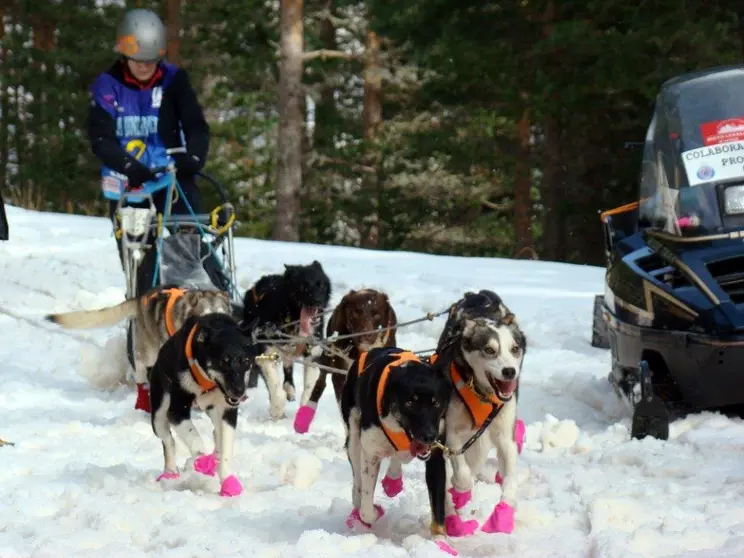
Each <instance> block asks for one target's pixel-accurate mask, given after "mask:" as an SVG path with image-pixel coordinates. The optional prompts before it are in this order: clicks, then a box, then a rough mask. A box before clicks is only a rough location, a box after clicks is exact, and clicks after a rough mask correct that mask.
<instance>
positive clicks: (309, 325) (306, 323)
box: [300, 306, 318, 337]
mask: <svg viewBox="0 0 744 558" xmlns="http://www.w3.org/2000/svg"><path fill="white" fill-rule="evenodd" d="M317 315H318V309H317V308H315V307H312V306H311V307H308V306H303V307H302V310H300V335H301V336H302V337H309V336H310V335H312V334H313V321H314V320H315V316H317Z"/></svg>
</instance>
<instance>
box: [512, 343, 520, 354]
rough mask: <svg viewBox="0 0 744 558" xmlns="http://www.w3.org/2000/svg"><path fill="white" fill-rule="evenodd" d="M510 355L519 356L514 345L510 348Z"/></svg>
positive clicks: (517, 348) (517, 349)
mask: <svg viewBox="0 0 744 558" xmlns="http://www.w3.org/2000/svg"><path fill="white" fill-rule="evenodd" d="M511 354H513V355H514V356H517V355H518V354H519V347H517V346H516V345H514V346H513V347H512V348H511Z"/></svg>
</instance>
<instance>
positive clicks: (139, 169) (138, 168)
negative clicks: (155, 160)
mask: <svg viewBox="0 0 744 558" xmlns="http://www.w3.org/2000/svg"><path fill="white" fill-rule="evenodd" d="M124 174H126V175H127V178H128V179H129V180H128V182H129V184H128V188H130V189H131V188H137V187H139V186H141V185H142V183H143V182H148V181H150V180H155V179H156V178H157V177H156V176H155V175H154V174H153V172H152V171H151V170H150V169H148V168H147V167H146V166H145V165H143V164H142V163H140V162H137V163H133V162H131V161H128V162H127V164H126V165H124Z"/></svg>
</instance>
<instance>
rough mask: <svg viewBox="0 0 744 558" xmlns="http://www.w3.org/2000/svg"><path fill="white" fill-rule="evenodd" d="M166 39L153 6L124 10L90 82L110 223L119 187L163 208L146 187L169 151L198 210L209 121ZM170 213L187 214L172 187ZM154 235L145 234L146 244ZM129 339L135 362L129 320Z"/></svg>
mask: <svg viewBox="0 0 744 558" xmlns="http://www.w3.org/2000/svg"><path fill="white" fill-rule="evenodd" d="M166 47H167V43H166V29H165V26H164V25H163V22H162V20H161V19H160V18H159V17H158V15H157V14H156V13H155V12H153V11H151V10H145V9H135V10H130V11H128V12H127V13H126V14H125V16H124V19H123V20H122V22H121V23H120V25H119V28H118V31H117V38H116V46H115V48H114V51H115V52H117V53H118V54H119V55H120V56H119V58H118V60H116V62H114V64H113V65H112V66H111V67H110V68H109V69H108V70H106V71H105V72H104V73H102V74H100V75H99V76H98V77H97V78H96V80H95V81H94V82H93V84H92V85H91V87H90V97H91V99H90V108H89V120H88V138H89V140H90V144H91V148H92V151H93V153H94V154H95V156H96V157H97V158H98V159H99V160H100V162H101V175H102V177H101V178H102V182H101V187H102V190H103V196H104V198H105V199H107V200H109V217H110V218H111V220H112V223H113V225H114V228H115V229H116V209H117V204H118V200H119V198H120V196H121V194H122V192H124V191H133V192H136V193H140V192H142V193H150V194H152V197H153V201H154V203H155V206H156V208H157V211H158V213H160V214H162V213H163V212H164V211H165V209H166V208H165V204H166V196H167V192H168V188H162V189H160V190H159V191H156V192H152V189H153V185H152V184H147V183H148V182H149V181H153V180H155V179H156V178H157V177H156V176H155V175H154V174H153V172H152V170H151V169H153V168H156V167H163V166H165V165H167V164H168V163H169V161H170V160H171V159H172V160H173V162H174V164H175V166H176V169H177V173H176V178H177V180H178V181H179V184H180V187H181V189H182V191H183V193H184V196H185V197H186V198H187V200H188V202H189V204H190V205H191V209H192V211H193V212H194V213H195V214H199V213H201V212H202V211H203V209H202V203H201V196H200V193H199V189H198V188H197V186H196V182H195V178H194V175H195V174H196V173H197V172H198V171H199V170H201V169H202V167H203V166H204V163H205V161H206V158H207V152H208V150H209V126H208V124H207V121H206V119H205V118H204V112H203V110H202V107H201V106H200V104H199V101H198V100H197V97H196V92H195V91H194V89H193V88H192V86H191V83H190V82H189V77H188V75H187V73H186V72H185V71H184V70H183V69H181V68H178V67H176V66H174V65H173V64H170V63H168V62H165V61H164V60H163V58H164V56H165V53H166ZM175 147H186V153H177V154H173V155H168V154H167V153H166V150H167V149H170V148H175ZM127 205H128V206H134V207H136V206H138V205H141V206H142V207H149V204H148V202H147V201H144V202H142V203H141V204H137V203H132V202H131V201H129V202H128V203H127ZM171 213H172V214H173V215H188V214H189V211H188V207H187V205H186V204H185V203H184V200H183V198H182V197H181V196H179V195H178V194H177V192H174V194H173V198H172V206H171ZM152 241H153V239H152V238H148V239H145V242H146V243H148V244H151V243H152ZM116 243H117V247H118V250H119V256H120V258H121V259H122V266H123V257H124V255H123V254H122V243H121V240H120V239H118V238H117V239H116ZM205 248H206V247H205ZM206 249H207V250H208V248H206ZM207 253H208V252H207ZM202 255H203V256H204V255H206V253H205V254H202ZM156 256H157V254H156V251H155V249H154V248H152V249H149V250H147V252H146V254H145V256H144V257H143V259H142V261H141V262H140V265H139V268H138V271H137V288H136V291H137V292H136V294H137V295H141V294H143V293H144V292H146V291H147V290H148V289H150V288H151V287H152V285H153V274H154V273H155V264H156ZM203 267H204V270H205V271H206V272H207V275H208V276H209V278H210V279H211V281H212V282H213V283H214V284H215V286H216V287H217V288H219V289H223V290H227V288H228V284H227V278H226V277H225V275H224V274H223V273H222V270H221V267H220V264H219V262H218V261H217V260H216V258H215V257H214V256H210V257H207V258H205V259H204V264H203ZM156 284H159V281H158V282H157V283H156ZM127 345H128V351H129V352H130V355H129V357H130V362H133V358H132V354H131V350H132V349H131V327H130V333H129V334H128V342H127ZM137 388H138V389H137V392H138V395H137V402H136V404H135V408H137V409H143V410H149V392H148V391H147V386H146V385H138V386H137Z"/></svg>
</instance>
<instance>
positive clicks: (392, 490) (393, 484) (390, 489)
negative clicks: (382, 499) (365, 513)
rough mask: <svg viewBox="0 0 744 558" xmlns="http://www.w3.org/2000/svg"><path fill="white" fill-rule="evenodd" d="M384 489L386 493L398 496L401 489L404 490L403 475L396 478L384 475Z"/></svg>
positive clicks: (389, 495)
mask: <svg viewBox="0 0 744 558" xmlns="http://www.w3.org/2000/svg"><path fill="white" fill-rule="evenodd" d="M382 490H383V491H384V492H385V495H386V496H388V497H390V498H393V497H394V496H397V495H398V494H400V491H401V490H403V477H400V478H397V479H394V478H392V477H389V476H387V475H385V476H384V477H382Z"/></svg>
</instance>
